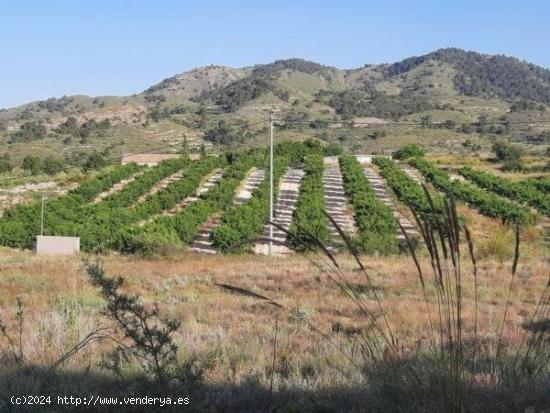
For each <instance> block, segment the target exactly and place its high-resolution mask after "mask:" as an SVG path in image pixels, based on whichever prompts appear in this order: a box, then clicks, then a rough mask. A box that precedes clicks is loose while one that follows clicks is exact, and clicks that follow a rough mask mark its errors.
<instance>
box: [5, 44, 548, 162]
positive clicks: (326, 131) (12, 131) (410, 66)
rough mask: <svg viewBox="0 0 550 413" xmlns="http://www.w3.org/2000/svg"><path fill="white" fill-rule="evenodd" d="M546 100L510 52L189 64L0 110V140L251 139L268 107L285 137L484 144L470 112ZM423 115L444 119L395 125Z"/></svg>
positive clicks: (542, 82) (45, 147) (533, 132)
mask: <svg viewBox="0 0 550 413" xmlns="http://www.w3.org/2000/svg"><path fill="white" fill-rule="evenodd" d="M549 103H550V70H548V69H545V68H542V67H538V66H535V65H533V64H530V63H527V62H523V61H521V60H519V59H516V58H513V57H507V56H501V55H497V56H492V55H484V54H480V53H476V52H469V51H464V50H460V49H451V48H450V49H440V50H437V51H435V52H432V53H429V54H426V55H423V56H414V57H410V58H407V59H404V60H402V61H400V62H395V63H391V64H374V65H372V64H371V65H366V66H363V67H361V68H357V69H351V70H342V69H338V68H335V67H330V66H325V65H322V64H319V63H315V62H310V61H306V60H303V59H287V60H278V61H275V62H273V63H269V64H261V65H256V66H253V67H248V68H229V67H223V66H207V67H202V68H197V69H193V70H191V71H188V72H185V73H181V74H177V75H175V76H172V77H170V78H167V79H165V80H163V81H161V82H160V83H158V84H156V85H154V86H151V87H150V88H148V89H147V90H145V91H144V92H142V93H140V94H136V95H132V96H127V97H115V96H112V97H108V96H104V97H88V96H69V97H62V98H59V99H56V98H51V99H48V100H45V101H39V102H33V103H29V104H26V105H22V106H19V107H16V108H11V109H7V110H1V111H0V144H2V147H3V148H4V152H8V153H9V154H10V155H11V156H12V157H13V158H14V160H15V162H16V163H17V162H18V161H20V159H21V157H22V156H23V155H24V154H29V153H30V154H37V155H40V156H46V155H52V156H60V154H63V156H64V157H65V158H67V159H69V158H70V159H73V160H74V159H78V158H79V157H82V156H81V154H82V153H85V152H89V151H91V150H99V151H102V152H103V153H104V154H106V155H113V154H120V152H121V151H122V150H125V151H127V152H128V151H138V150H147V149H148V148H152V147H159V146H162V145H163V144H164V145H166V144H171V143H177V142H181V141H182V140H183V138H184V136H185V138H186V139H187V141H188V142H189V144H190V145H191V146H194V147H198V146H200V145H201V144H206V145H211V144H217V143H223V144H225V145H227V144H229V145H232V146H242V145H245V146H254V145H257V144H259V143H260V142H261V143H263V140H264V135H263V132H262V128H263V127H264V125H262V124H258V123H259V122H260V121H261V120H263V119H265V115H266V110H268V109H270V108H274V109H276V110H278V111H279V115H278V117H279V119H280V120H281V121H284V122H285V125H284V128H283V129H281V130H279V136H282V137H284V138H289V139H303V138H305V137H311V136H312V135H313V136H316V137H317V138H319V139H322V140H326V141H330V142H336V143H339V144H341V145H344V146H348V147H350V148H352V149H356V150H359V149H360V148H361V150H373V149H377V150H380V149H385V148H391V147H393V146H396V145H399V144H402V143H406V142H412V141H421V142H423V143H430V144H434V142H441V143H442V144H445V142H454V141H457V142H458V141H465V140H470V141H471V140H473V141H476V142H477V141H479V142H480V143H482V144H483V143H484V142H485V141H486V140H485V141H484V135H485V134H486V132H487V130H481V129H482V128H475V127H474V128H472V127H471V125H470V124H471V123H474V122H477V121H478V120H479V119H482V120H483V121H484V122H487V121H488V122H491V121H494V122H498V123H503V122H505V121H512V122H513V121H515V120H518V119H520V120H525V119H527V120H539V119H542V118H544V117H545V112H546V111H547V105H548V104H549ZM107 119H108V122H107V121H106V120H107ZM423 119H424V120H425V121H427V122H428V123H432V122H436V123H445V128H444V130H443V131H442V130H441V128H439V130H434V128H418V127H417V128H412V127H408V128H404V127H401V126H396V125H395V122H400V123H403V122H405V123H414V122H421V121H422V120H423ZM318 120H328V121H331V122H334V123H332V124H328V125H327V124H323V123H319V122H318ZM102 121H105V122H104V123H102V125H103V126H102V129H101V128H98V127H97V123H101V122H102ZM338 122H340V123H338ZM351 124H356V125H357V126H365V125H366V124H371V125H376V127H374V126H371V127H369V128H367V129H365V128H349V126H350V125H351ZM67 125H69V126H70V127H67ZM544 128H545V127H544V126H541V124H533V125H531V127H523V128H521V129H519V128H514V127H512V126H509V127H506V128H503V127H500V126H499V127H497V125H493V127H492V128H491V131H492V133H493V134H504V135H509V136H511V137H513V138H519V139H523V140H531V141H537V140H538V141H541V140H542V141H543V142H544V141H548V132H546V131H545V129H544ZM100 129H101V130H100ZM486 129H489V128H486ZM0 155H1V153H0Z"/></svg>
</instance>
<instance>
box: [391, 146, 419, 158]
mask: <svg viewBox="0 0 550 413" xmlns="http://www.w3.org/2000/svg"><path fill="white" fill-rule="evenodd" d="M425 153H426V152H425V151H424V148H422V147H421V146H420V145H415V144H411V145H405V146H403V147H402V148H400V149H398V150H396V151H395V152H393V153H392V158H393V159H397V160H404V159H409V158H412V157H413V156H424V155H425Z"/></svg>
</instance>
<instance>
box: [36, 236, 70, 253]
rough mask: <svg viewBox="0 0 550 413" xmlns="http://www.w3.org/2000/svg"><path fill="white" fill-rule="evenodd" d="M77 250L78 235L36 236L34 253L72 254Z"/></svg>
mask: <svg viewBox="0 0 550 413" xmlns="http://www.w3.org/2000/svg"><path fill="white" fill-rule="evenodd" d="M79 252H80V238H79V237H52V236H46V235H37V236H36V253H37V254H38V255H74V254H78V253H79Z"/></svg>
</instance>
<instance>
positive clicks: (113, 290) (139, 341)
mask: <svg viewBox="0 0 550 413" xmlns="http://www.w3.org/2000/svg"><path fill="white" fill-rule="evenodd" d="M84 268H85V270H86V272H87V273H88V276H89V278H90V281H91V283H92V285H93V286H95V287H98V288H99V289H100V294H101V296H102V297H103V299H104V300H105V301H106V302H107V306H106V308H105V310H104V314H105V315H106V316H108V317H109V318H111V319H112V320H114V321H115V323H116V325H117V327H118V329H119V330H120V332H121V333H122V335H123V337H124V339H125V340H127V341H128V342H129V344H128V345H127V346H124V347H121V350H128V351H129V352H130V354H131V355H133V356H134V357H135V359H136V360H137V361H139V362H140V364H141V366H142V368H143V370H144V371H145V373H147V374H150V375H151V376H152V377H153V378H154V379H156V380H159V381H162V380H166V379H168V378H169V377H170V375H171V374H173V373H174V372H175V370H177V366H178V361H177V357H176V355H177V350H178V347H177V345H176V344H175V342H174V339H173V335H174V333H175V332H176V331H177V330H178V328H179V327H180V321H179V320H176V319H170V318H166V317H162V316H161V314H160V313H159V310H158V308H157V307H156V306H153V308H151V309H149V308H147V307H146V306H145V305H144V304H143V303H142V302H141V299H140V297H139V296H138V295H127V294H124V293H122V292H121V291H120V287H121V286H122V285H123V283H124V279H123V278H122V277H117V278H110V277H108V276H107V275H106V274H105V272H104V270H103V268H102V267H101V266H100V265H99V264H97V263H90V262H85V263H84Z"/></svg>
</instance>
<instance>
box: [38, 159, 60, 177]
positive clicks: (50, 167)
mask: <svg viewBox="0 0 550 413" xmlns="http://www.w3.org/2000/svg"><path fill="white" fill-rule="evenodd" d="M42 169H43V170H44V172H46V173H47V174H48V175H55V174H56V173H59V172H61V171H62V170H63V160H61V159H59V158H54V157H53V156H48V157H47V158H46V159H44V162H43V166H42Z"/></svg>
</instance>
